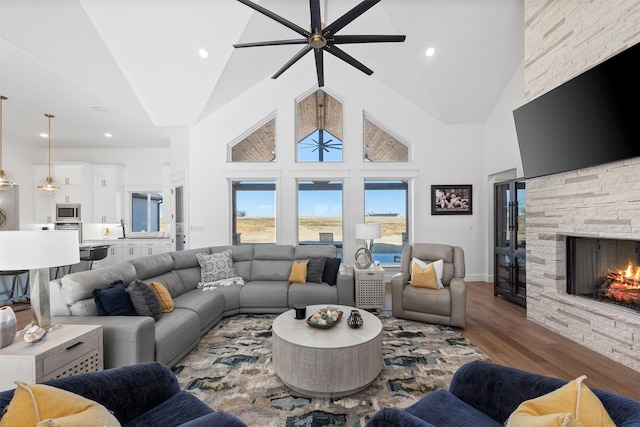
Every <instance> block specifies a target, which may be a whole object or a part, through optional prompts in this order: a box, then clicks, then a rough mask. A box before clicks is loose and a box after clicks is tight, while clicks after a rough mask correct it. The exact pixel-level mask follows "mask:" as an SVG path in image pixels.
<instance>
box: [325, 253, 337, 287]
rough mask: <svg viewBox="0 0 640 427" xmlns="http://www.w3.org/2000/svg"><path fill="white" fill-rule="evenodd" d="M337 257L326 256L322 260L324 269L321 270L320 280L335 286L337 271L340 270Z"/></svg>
mask: <svg viewBox="0 0 640 427" xmlns="http://www.w3.org/2000/svg"><path fill="white" fill-rule="evenodd" d="M340 262H341V261H340V259H339V258H327V259H326V260H325V262H324V271H323V272H322V281H323V282H325V283H328V284H329V285H331V286H335V285H336V283H337V281H338V272H339V271H340Z"/></svg>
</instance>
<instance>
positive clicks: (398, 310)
mask: <svg viewBox="0 0 640 427" xmlns="http://www.w3.org/2000/svg"><path fill="white" fill-rule="evenodd" d="M410 277H411V276H410V275H409V273H396V274H394V275H393V276H392V277H391V314H393V316H394V317H404V306H403V304H402V293H403V291H404V287H405V286H407V284H408V283H409V278H410Z"/></svg>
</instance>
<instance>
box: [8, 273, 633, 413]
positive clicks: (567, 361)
mask: <svg viewBox="0 0 640 427" xmlns="http://www.w3.org/2000/svg"><path fill="white" fill-rule="evenodd" d="M387 288H388V284H387ZM388 291H389V290H388V289H387V293H386V301H385V309H387V310H390V309H391V295H390V292H388ZM25 308H26V310H25ZM14 309H15V310H16V317H17V318H18V328H19V329H21V328H23V327H24V326H25V325H26V324H27V323H29V322H30V321H31V314H30V310H29V309H28V305H27V306H25V305H21V306H15V307H14ZM19 310H21V311H19ZM462 333H463V334H464V336H465V337H467V339H469V341H471V342H472V343H474V344H475V345H477V346H478V347H480V348H481V349H482V351H484V352H485V353H486V354H487V355H488V356H489V357H490V358H491V360H493V361H494V362H495V363H498V364H501V365H506V366H511V367H514V368H518V369H523V370H525V371H530V372H537V373H539V374H543V375H549V376H552V377H556V378H563V379H565V380H573V379H575V378H577V377H579V376H580V375H586V376H587V381H586V384H587V385H589V386H590V387H595V388H600V389H603V390H609V391H612V392H614V393H618V394H621V395H623V396H627V397H630V398H632V399H634V400H637V401H640V387H639V386H638V384H640V372H637V371H634V370H632V369H629V368H627V367H625V366H623V365H621V364H619V363H616V362H614V361H612V360H611V359H608V358H607V357H605V356H602V355H600V354H599V353H596V352H594V351H591V350H588V349H586V348H585V347H582V346H581V345H579V344H577V343H574V342H573V341H570V340H568V339H566V338H563V337H561V336H560V335H558V334H556V333H554V332H551V331H549V330H547V329H545V328H543V327H541V326H539V325H537V324H535V323H533V322H531V321H529V320H527V316H526V310H525V308H524V307H522V306H519V305H517V304H515V303H512V302H510V301H508V300H506V299H504V298H502V297H494V296H493V284H492V283H487V282H468V283H467V326H466V328H465V329H464V330H463V331H462Z"/></svg>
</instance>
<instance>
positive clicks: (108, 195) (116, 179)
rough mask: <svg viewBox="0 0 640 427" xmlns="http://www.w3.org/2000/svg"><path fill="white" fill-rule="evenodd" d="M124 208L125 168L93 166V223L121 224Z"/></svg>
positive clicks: (118, 166)
mask: <svg viewBox="0 0 640 427" xmlns="http://www.w3.org/2000/svg"><path fill="white" fill-rule="evenodd" d="M123 206H124V167H122V166H120V165H93V218H92V220H93V222H100V223H119V222H120V220H121V219H123V218H124V215H123V214H124V210H123Z"/></svg>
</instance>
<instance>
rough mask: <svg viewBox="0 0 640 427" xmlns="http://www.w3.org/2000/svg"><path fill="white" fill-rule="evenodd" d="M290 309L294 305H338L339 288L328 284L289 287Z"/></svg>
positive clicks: (294, 284) (301, 284)
mask: <svg viewBox="0 0 640 427" xmlns="http://www.w3.org/2000/svg"><path fill="white" fill-rule="evenodd" d="M288 296H289V302H288V304H289V308H293V306H294V305H314V304H338V288H336V287H335V286H330V285H328V284H326V283H314V284H309V283H292V284H290V285H289V295H288Z"/></svg>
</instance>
